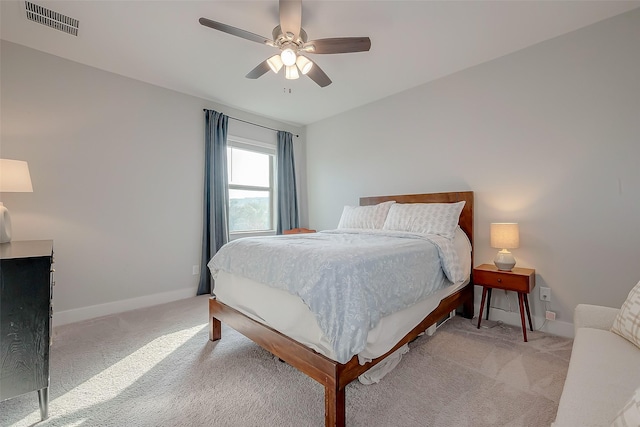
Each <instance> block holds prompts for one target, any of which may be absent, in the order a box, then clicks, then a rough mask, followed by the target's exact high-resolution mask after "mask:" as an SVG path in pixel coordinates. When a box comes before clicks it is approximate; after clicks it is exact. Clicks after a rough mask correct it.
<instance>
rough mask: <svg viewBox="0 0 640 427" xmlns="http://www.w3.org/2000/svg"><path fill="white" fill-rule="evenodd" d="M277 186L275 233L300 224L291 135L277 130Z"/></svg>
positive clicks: (280, 232)
mask: <svg viewBox="0 0 640 427" xmlns="http://www.w3.org/2000/svg"><path fill="white" fill-rule="evenodd" d="M276 150H277V153H276V154H277V167H278V171H277V180H278V181H277V188H278V190H277V191H278V218H277V233H278V234H282V231H283V230H290V229H292V228H298V227H299V226H300V218H299V215H298V194H297V190H296V167H295V162H294V159H293V135H292V134H291V132H284V131H278V146H277V148H276Z"/></svg>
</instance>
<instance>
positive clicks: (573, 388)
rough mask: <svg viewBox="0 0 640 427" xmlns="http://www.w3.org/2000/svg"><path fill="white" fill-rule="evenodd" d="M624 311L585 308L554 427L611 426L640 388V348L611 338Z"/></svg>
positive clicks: (578, 312)
mask: <svg viewBox="0 0 640 427" xmlns="http://www.w3.org/2000/svg"><path fill="white" fill-rule="evenodd" d="M619 311H620V310H619V309H616V308H609V307H601V306H596V305H586V304H580V305H578V306H577V307H576V309H575V312H574V328H575V339H574V342H573V350H572V353H571V360H570V362H569V371H568V372H567V379H566V381H565V384H564V388H563V390H562V396H561V397H560V403H559V405H558V413H557V415H556V420H555V422H554V423H553V424H552V426H553V427H569V426H571V427H587V426H610V425H611V423H612V421H613V420H614V419H615V418H616V415H617V414H618V412H619V411H620V410H621V409H622V407H623V406H624V405H625V403H626V402H627V401H628V400H629V399H630V397H631V396H632V395H633V393H634V391H635V390H636V389H637V388H638V387H639V386H640V348H638V347H636V346H635V345H634V344H632V343H631V342H629V341H627V340H626V339H624V338H622V337H621V336H619V335H617V334H614V333H613V332H610V329H611V326H612V325H613V321H614V319H615V317H616V315H617V314H618V312H619Z"/></svg>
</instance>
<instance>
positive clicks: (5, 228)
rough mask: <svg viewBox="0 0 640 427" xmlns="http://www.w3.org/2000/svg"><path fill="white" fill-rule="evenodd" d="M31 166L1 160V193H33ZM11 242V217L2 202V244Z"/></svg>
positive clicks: (0, 217)
mask: <svg viewBox="0 0 640 427" xmlns="http://www.w3.org/2000/svg"><path fill="white" fill-rule="evenodd" d="M32 192H33V187H32V185H31V176H30V175H29V165H27V162H24V161H22V160H9V159H0V193H32ZM10 241H11V217H10V216H9V210H8V209H7V208H6V207H5V206H4V204H3V203H2V202H0V243H7V242H10Z"/></svg>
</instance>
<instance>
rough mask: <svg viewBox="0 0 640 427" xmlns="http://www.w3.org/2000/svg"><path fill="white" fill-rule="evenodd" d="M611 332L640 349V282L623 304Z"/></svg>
mask: <svg viewBox="0 0 640 427" xmlns="http://www.w3.org/2000/svg"><path fill="white" fill-rule="evenodd" d="M611 332H615V333H616V334H618V335H620V336H621V337H622V338H626V339H628V340H629V341H631V342H632V343H634V344H635V345H637V346H638V347H640V282H638V283H637V284H636V285H635V286H634V287H633V289H631V292H629V295H628V296H627V300H626V301H625V302H624V303H623V304H622V307H621V308H620V312H619V313H618V315H617V316H616V318H615V320H614V321H613V326H612V327H611Z"/></svg>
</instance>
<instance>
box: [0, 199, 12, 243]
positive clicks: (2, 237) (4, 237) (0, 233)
mask: <svg viewBox="0 0 640 427" xmlns="http://www.w3.org/2000/svg"><path fill="white" fill-rule="evenodd" d="M10 241H11V217H10V216H9V209H7V208H6V207H4V205H3V204H2V202H0V243H9V242H10Z"/></svg>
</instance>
